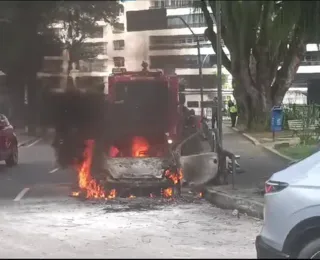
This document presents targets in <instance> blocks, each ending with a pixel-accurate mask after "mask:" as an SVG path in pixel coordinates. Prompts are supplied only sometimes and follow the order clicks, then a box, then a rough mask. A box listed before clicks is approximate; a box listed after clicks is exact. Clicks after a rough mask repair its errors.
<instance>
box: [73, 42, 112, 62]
mask: <svg viewBox="0 0 320 260" xmlns="http://www.w3.org/2000/svg"><path fill="white" fill-rule="evenodd" d="M106 47H107V46H106V43H104V42H87V43H84V44H83V48H81V51H80V52H79V59H82V60H87V59H92V58H96V57H97V56H98V55H99V54H103V55H106V54H107V48H106Z"/></svg>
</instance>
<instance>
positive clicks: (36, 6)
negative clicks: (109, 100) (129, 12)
mask: <svg viewBox="0 0 320 260" xmlns="http://www.w3.org/2000/svg"><path fill="white" fill-rule="evenodd" d="M120 8H121V5H120V3H119V2H118V1H47V2H41V1H1V2H0V34H1V40H0V57H1V58H0V70H2V71H4V72H5V73H6V74H7V85H8V87H9V91H10V93H11V94H12V99H14V100H12V101H13V102H12V103H14V104H18V106H20V109H21V110H23V107H22V105H23V95H24V87H25V86H26V85H27V86H28V91H29V100H30V104H29V107H33V108H34V107H35V105H34V104H35V102H36V101H35V96H36V84H37V82H36V74H37V72H38V71H39V70H40V69H41V67H42V61H43V57H44V56H47V55H50V54H51V53H57V52H58V53H59V52H60V53H59V54H58V55H60V54H61V49H62V47H67V48H69V49H75V48H76V47H77V46H80V45H81V43H82V42H83V40H84V39H85V38H86V37H88V35H89V34H90V32H91V30H92V28H93V27H94V26H95V25H96V22H97V21H99V20H104V21H106V22H108V23H112V22H114V21H115V20H116V16H117V15H118V12H119V9H120ZM54 23H61V24H62V25H63V28H64V29H65V30H66V31H67V34H66V35H65V38H63V37H61V34H59V35H58V37H57V35H56V34H55V33H54V32H53V30H52V29H51V30H50V29H49V27H50V25H52V24H54ZM62 43H63V44H64V46H61V44H62ZM17 113H20V112H19V111H18V112H17ZM22 115H23V114H22ZM31 117H32V118H34V115H33V116H31Z"/></svg>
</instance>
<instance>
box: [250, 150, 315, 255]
mask: <svg viewBox="0 0 320 260" xmlns="http://www.w3.org/2000/svg"><path fill="white" fill-rule="evenodd" d="M265 191H266V193H265V208H264V225H263V228H262V231H261V233H260V235H259V236H257V238H256V250H257V257H258V258H298V259H302V258H304V259H320V152H316V153H315V154H313V155H311V156H309V157H308V158H306V159H304V160H302V161H299V162H297V163H295V164H292V165H291V166H289V167H288V168H286V169H284V170H282V171H279V172H277V173H275V174H273V176H272V177H271V178H270V179H269V180H268V181H267V182H266V186H265Z"/></svg>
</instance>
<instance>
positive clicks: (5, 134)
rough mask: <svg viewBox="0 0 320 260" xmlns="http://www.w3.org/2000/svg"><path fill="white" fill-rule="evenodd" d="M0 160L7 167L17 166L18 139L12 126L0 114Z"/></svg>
mask: <svg viewBox="0 0 320 260" xmlns="http://www.w3.org/2000/svg"><path fill="white" fill-rule="evenodd" d="M0 160H1V161H5V162H6V165H7V166H9V167H12V166H15V165H17V164H18V139H17V136H16V134H15V132H14V129H13V126H12V125H11V124H10V122H9V120H8V119H7V117H6V116H4V115H3V114H0Z"/></svg>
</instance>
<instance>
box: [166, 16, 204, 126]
mask: <svg viewBox="0 0 320 260" xmlns="http://www.w3.org/2000/svg"><path fill="white" fill-rule="evenodd" d="M170 18H171V19H174V18H177V19H180V20H181V21H182V22H183V24H184V25H185V26H186V27H187V28H188V29H189V31H190V32H191V33H192V35H193V37H194V38H195V39H196V41H197V51H198V66H199V77H200V101H201V103H200V104H201V105H200V107H201V120H202V118H203V75H202V65H203V64H202V62H201V53H200V42H199V38H198V36H197V35H196V34H195V33H194V32H193V30H192V29H191V27H190V26H189V24H188V23H187V22H186V21H185V20H184V19H183V18H182V17H181V16H170Z"/></svg>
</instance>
